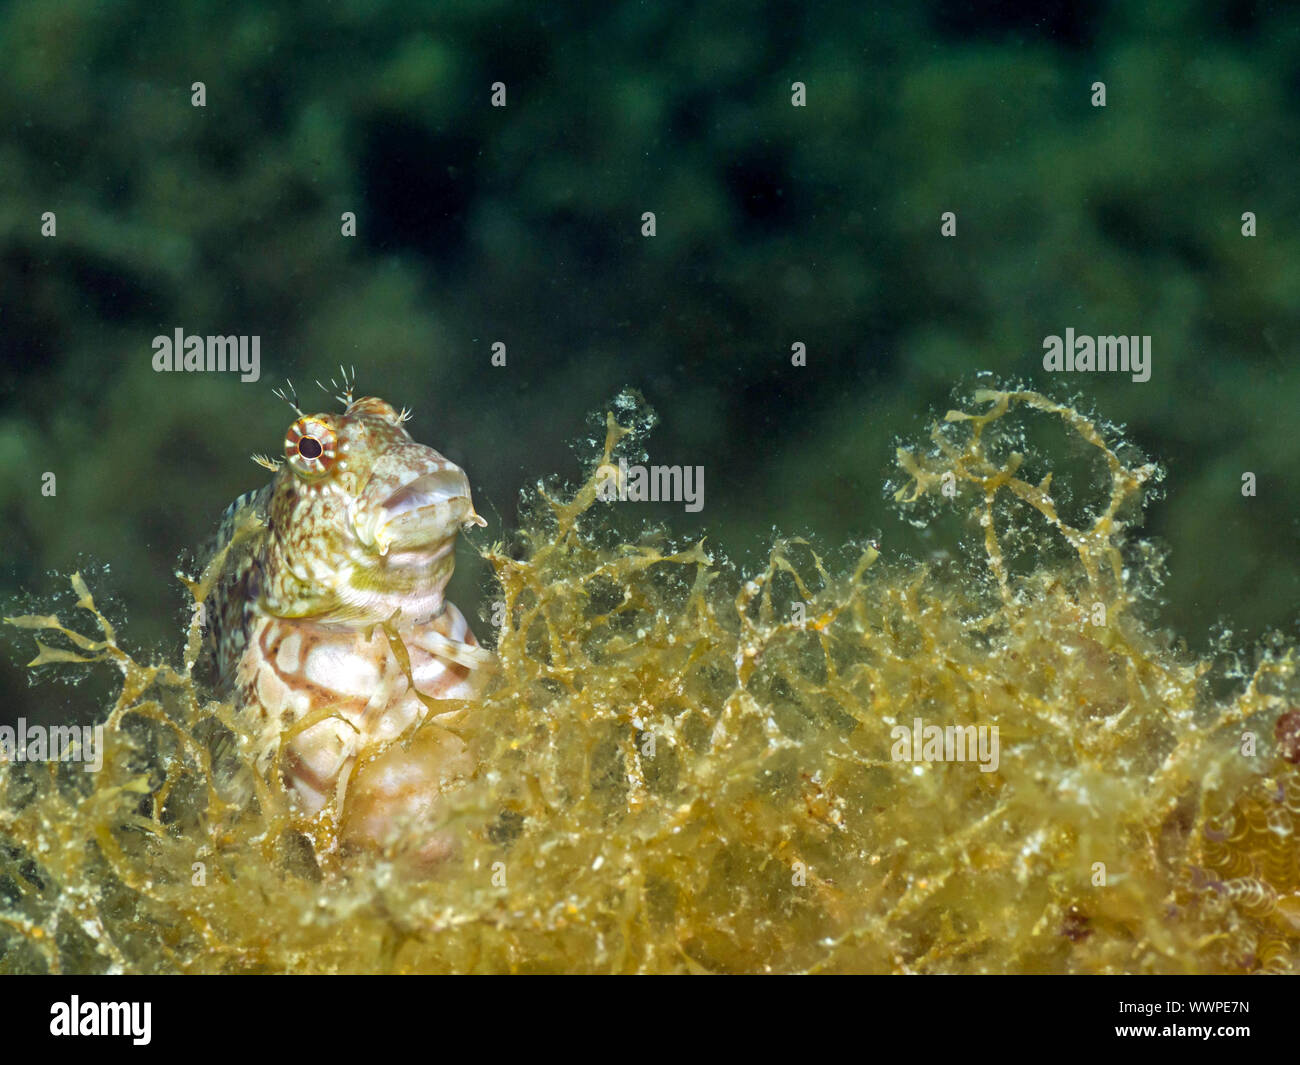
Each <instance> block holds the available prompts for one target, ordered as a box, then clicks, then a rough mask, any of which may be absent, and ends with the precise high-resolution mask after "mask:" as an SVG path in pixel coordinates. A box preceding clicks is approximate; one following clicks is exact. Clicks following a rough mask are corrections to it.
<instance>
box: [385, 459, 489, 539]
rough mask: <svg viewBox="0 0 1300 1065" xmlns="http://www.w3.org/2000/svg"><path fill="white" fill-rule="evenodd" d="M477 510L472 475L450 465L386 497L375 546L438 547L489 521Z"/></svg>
mask: <svg viewBox="0 0 1300 1065" xmlns="http://www.w3.org/2000/svg"><path fill="white" fill-rule="evenodd" d="M486 524H487V522H485V521H484V520H483V519H482V518H481V517H479V515H478V514H476V513H475V512H474V503H473V500H472V499H471V498H470V492H469V478H468V477H466V476H465V471H464V470H462V469H460V467H458V466H452V465H450V464H449V465H447V466H445V467H443V468H441V469H437V470H433V471H430V472H428V473H424V474H421V475H420V476H418V477H416V478H414V479H412V480H410V481H408V482H406V484H404V485H402V486H401V487H400V488H399V489H397V491H395V492H394V493H393V494H392V495H390V496H389V497H388V498H387V499H385V500H384V502H383V504H382V505H381V507H380V509H379V514H378V521H377V522H376V532H375V546H376V547H377V549H378V550H379V553H380V554H381V555H386V554H388V553H389V552H390V551H415V550H420V549H429V548H436V547H438V546H439V545H441V544H444V543H446V542H447V541H450V540H453V539H454V538H455V536H456V534H457V533H458V532H459V531H460V530H461V527H462V526H465V525H486Z"/></svg>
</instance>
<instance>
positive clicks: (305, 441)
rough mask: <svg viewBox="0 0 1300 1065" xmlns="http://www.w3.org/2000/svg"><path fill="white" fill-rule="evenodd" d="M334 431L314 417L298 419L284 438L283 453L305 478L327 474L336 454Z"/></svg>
mask: <svg viewBox="0 0 1300 1065" xmlns="http://www.w3.org/2000/svg"><path fill="white" fill-rule="evenodd" d="M337 442H338V441H337V438H336V437H335V435H334V430H333V429H331V428H330V427H329V426H328V425H326V424H325V423H324V422H323V421H320V420H319V419H317V418H299V419H298V420H297V421H296V422H294V423H293V424H292V425H291V426H289V432H288V433H287V434H285V438H284V454H285V457H286V458H287V459H288V460H289V464H290V465H291V466H292V467H293V468H294V470H295V471H297V472H298V473H301V474H305V475H306V476H308V477H317V476H321V475H323V474H326V473H328V472H329V471H330V468H331V467H332V466H333V465H334V460H335V458H336V456H337Z"/></svg>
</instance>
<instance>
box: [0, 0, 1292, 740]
mask: <svg viewBox="0 0 1300 1065" xmlns="http://www.w3.org/2000/svg"><path fill="white" fill-rule="evenodd" d="M553 7H554V8H555V9H554V10H553V9H552V8H553ZM0 57H2V61H0V116H2V117H3V120H4V126H3V130H4V134H3V140H2V141H0V353H2V357H3V361H4V368H5V373H4V374H3V377H2V378H0V517H2V520H3V522H4V535H3V563H2V565H0V605H2V608H3V612H4V613H7V614H12V613H22V612H40V613H44V612H48V611H49V610H51V609H53V608H54V607H56V606H60V607H66V606H67V605H68V597H67V595H66V594H65V593H64V591H63V589H64V588H65V586H66V580H65V575H66V574H67V573H69V572H71V571H72V570H73V569H75V568H78V567H81V568H82V569H84V570H85V571H86V573H87V576H88V578H89V579H90V581H91V584H92V587H93V589H94V590H95V591H96V593H97V595H98V596H99V597H100V598H101V599H102V600H104V601H105V602H107V603H108V604H109V610H110V613H111V614H112V615H113V616H114V617H115V618H116V619H118V620H119V621H122V622H123V635H124V639H125V642H126V644H127V645H128V646H130V647H133V648H137V649H140V648H143V649H144V650H145V653H146V654H155V655H160V654H175V653H177V650H178V641H179V633H180V628H181V621H182V619H183V616H184V610H185V602H186V600H185V596H184V594H183V591H182V589H181V588H180V586H179V584H178V583H177V582H176V581H175V579H174V578H173V576H172V574H173V571H174V570H175V569H176V568H177V566H178V565H188V564H189V559H190V558H191V557H192V553H193V552H194V551H195V550H196V549H197V548H198V546H199V545H200V544H201V543H202V542H203V541H204V540H205V539H206V538H207V537H208V536H210V535H211V533H212V531H213V528H214V526H215V523H216V521H217V519H218V517H219V515H220V514H221V512H222V510H223V509H224V508H225V506H226V505H227V504H228V503H229V502H230V501H231V500H232V499H233V498H234V497H235V496H236V495H237V494H239V493H240V492H242V491H245V490H247V489H249V488H253V487H256V486H257V485H259V484H261V483H263V482H264V480H265V479H266V476H267V475H266V474H265V473H264V471H262V470H260V469H258V468H257V467H256V466H254V465H253V464H252V463H251V462H250V461H249V458H248V456H249V455H250V453H252V452H254V451H263V452H269V453H273V454H274V453H276V452H277V451H278V450H279V447H280V441H281V439H282V436H283V432H284V429H285V427H286V426H287V424H288V423H289V421H290V420H291V412H290V411H289V409H288V408H287V407H286V406H285V405H284V404H283V403H282V402H280V401H279V400H277V399H275V398H274V397H273V396H272V394H271V390H272V388H273V387H275V386H277V385H281V384H283V382H284V379H285V378H292V379H293V381H294V382H295V384H296V385H297V386H298V390H299V393H300V395H301V397H302V402H303V404H304V406H307V407H312V408H315V409H332V408H333V401H332V400H328V399H326V397H325V396H324V395H323V394H321V393H320V392H318V391H317V389H316V387H315V385H314V384H312V382H313V381H314V380H315V379H316V378H320V379H322V380H327V379H328V378H329V377H330V376H331V375H332V374H333V373H334V372H335V367H336V366H337V364H339V363H340V362H342V363H345V364H348V365H354V366H355V367H356V371H357V376H358V381H359V390H360V391H361V392H362V393H377V394H379V395H381V396H383V397H385V398H387V399H388V400H390V401H391V402H392V403H394V404H395V405H398V406H401V405H408V406H410V407H412V408H414V411H415V418H414V420H413V422H412V423H411V426H410V428H411V431H412V433H413V435H414V436H415V438H416V439H417V440H420V441H421V442H424V443H428V444H432V445H433V446H435V447H438V448H439V449H440V450H442V451H444V452H445V453H446V454H447V455H449V456H450V457H452V458H453V459H455V460H457V461H458V462H460V463H461V464H462V465H463V466H464V467H465V468H466V469H467V470H468V471H469V473H470V476H471V478H472V481H473V483H474V486H475V494H476V499H477V501H478V504H479V510H480V511H482V512H483V513H484V514H485V515H487V516H488V517H489V519H490V520H491V522H492V526H491V528H490V529H489V530H488V533H490V534H492V535H501V534H502V533H503V532H504V531H506V530H507V529H508V528H509V527H510V526H511V525H512V524H513V522H514V519H515V505H516V501H517V498H518V494H519V490H520V488H521V486H523V485H526V484H530V483H532V482H534V481H535V480H536V479H537V478H538V477H539V476H543V475H547V474H551V473H559V474H562V475H565V476H570V477H572V476H576V475H577V473H578V472H579V464H578V462H577V460H576V459H575V457H574V454H573V452H572V450H571V447H570V445H571V443H572V442H573V441H574V440H576V439H578V438H581V437H584V436H585V435H586V434H587V433H588V428H587V420H586V415H587V414H588V412H591V411H593V410H597V409H600V408H602V407H603V406H604V405H605V404H606V403H607V402H608V401H609V400H610V398H611V397H612V396H613V395H615V394H616V393H617V392H618V391H619V390H621V389H622V388H623V387H625V386H629V385H630V386H633V387H636V388H639V389H640V390H641V391H642V392H643V393H644V394H645V396H646V398H647V400H648V401H649V402H650V403H651V404H652V405H653V406H654V407H655V408H656V410H657V411H658V412H659V414H660V416H661V424H660V425H659V427H658V429H657V430H656V432H655V433H654V435H653V436H652V437H651V439H650V457H651V461H654V462H662V463H684V464H691V465H695V464H702V465H704V466H705V470H706V480H705V490H706V505H705V507H704V509H703V511H701V512H700V513H698V514H687V513H685V512H684V511H683V509H682V507H681V506H680V505H679V506H674V507H664V508H659V509H657V510H652V509H650V508H647V510H646V514H647V517H649V516H654V517H656V518H660V519H663V520H665V521H667V522H668V523H669V524H670V526H671V527H672V529H673V530H675V531H676V532H677V533H679V534H682V535H702V534H705V533H707V535H708V536H709V538H710V542H711V543H712V544H714V545H715V546H717V547H718V548H719V549H721V550H723V551H725V552H726V553H727V554H728V555H730V556H731V557H733V558H736V559H738V560H740V561H742V562H743V561H745V560H750V561H753V560H756V559H757V558H759V557H761V555H762V554H763V552H764V549H765V547H766V545H767V544H768V543H769V541H770V539H771V535H772V530H773V527H774V526H775V527H776V528H777V529H779V530H780V531H782V532H786V533H808V532H813V533H815V534H816V535H817V536H818V537H819V538H820V540H821V541H822V542H824V543H827V544H837V543H840V542H843V541H844V540H846V539H848V538H851V537H862V536H865V535H869V534H872V533H873V532H874V531H876V530H880V531H881V532H882V534H883V540H884V543H883V547H884V549H885V551H886V553H887V554H888V553H891V552H892V553H895V554H897V553H908V554H911V555H913V556H921V555H923V554H924V553H925V552H926V551H928V550H933V549H935V547H936V546H942V545H936V544H934V543H933V542H930V543H927V542H926V541H925V538H924V537H920V536H919V534H917V533H916V531H915V530H912V529H911V528H910V527H909V526H906V525H904V524H902V523H901V522H899V521H898V520H897V519H896V517H895V516H893V515H892V514H891V512H890V509H889V507H888V506H887V504H886V502H885V499H884V496H883V495H882V492H881V484H882V481H883V479H884V478H885V477H886V476H887V475H888V474H889V473H890V472H891V469H892V456H893V448H894V443H893V442H894V440H895V438H896V437H897V436H899V435H900V434H902V435H903V436H905V437H908V438H915V437H916V436H918V435H920V434H921V433H922V432H923V430H924V424H925V421H926V419H927V418H928V417H929V416H931V415H932V414H934V413H942V412H943V410H945V409H946V408H947V407H948V406H950V405H951V403H952V399H953V389H954V388H955V387H958V388H969V387H971V386H973V385H974V384H975V375H976V374H977V373H978V372H980V371H991V372H992V373H993V374H994V375H995V376H996V379H997V380H999V381H1003V382H1008V381H1023V382H1025V383H1027V384H1029V385H1031V386H1033V387H1038V388H1041V389H1043V390H1045V391H1047V392H1049V393H1050V394H1052V395H1054V396H1058V397H1062V398H1064V397H1068V396H1073V395H1078V396H1080V397H1081V398H1082V400H1083V402H1084V403H1085V404H1087V405H1088V406H1089V407H1090V409H1092V410H1095V411H1096V412H1097V413H1098V414H1100V415H1102V416H1104V417H1106V418H1109V419H1112V420H1114V421H1116V422H1120V423H1124V424H1125V425H1126V426H1127V433H1128V435H1129V437H1130V439H1132V440H1133V441H1134V442H1135V443H1136V444H1137V445H1138V446H1140V447H1141V448H1142V449H1143V450H1144V451H1145V452H1146V453H1148V454H1149V455H1150V456H1152V457H1154V458H1157V459H1159V460H1160V461H1162V462H1163V463H1165V464H1166V466H1167V467H1168V470H1169V479H1168V481H1167V483H1166V496H1165V498H1164V499H1163V500H1162V501H1160V502H1158V503H1157V504H1155V505H1154V506H1153V508H1152V510H1151V513H1150V515H1149V520H1148V525H1147V528H1148V530H1149V532H1151V533H1152V534H1154V535H1156V536H1158V537H1159V538H1161V539H1162V540H1163V541H1164V542H1165V543H1166V544H1167V545H1168V546H1169V548H1170V549H1171V551H1172V561H1171V565H1170V580H1169V582H1168V584H1167V586H1166V588H1165V594H1166V596H1167V598H1168V604H1167V606H1166V607H1165V609H1164V613H1163V615H1162V616H1163V619H1164V621H1165V622H1166V623H1167V624H1169V625H1170V626H1172V627H1173V628H1175V629H1177V630H1178V631H1179V632H1181V633H1182V634H1183V635H1185V636H1186V638H1187V639H1188V641H1189V642H1190V643H1191V644H1192V645H1193V646H1205V645H1206V644H1207V642H1208V640H1209V639H1210V633H1211V632H1212V631H1213V630H1214V629H1215V628H1216V626H1220V625H1222V626H1226V627H1227V628H1230V629H1231V630H1233V632H1234V633H1236V634H1238V637H1239V638H1243V639H1249V638H1253V637H1255V636H1257V635H1259V634H1260V633H1262V632H1263V631H1264V630H1266V629H1268V628H1270V627H1273V628H1278V629H1282V630H1283V631H1285V632H1287V633H1288V634H1289V635H1290V637H1291V638H1294V637H1295V635H1296V625H1297V612H1296V603H1297V598H1298V597H1297V592H1300V552H1298V551H1297V538H1298V535H1300V526H1298V524H1297V506H1296V488H1297V481H1298V477H1297V466H1298V464H1300V443H1298V442H1297V435H1296V432H1295V429H1296V412H1297V409H1300V374H1298V373H1297V371H1296V360H1297V355H1298V354H1300V345H1298V344H1297V332H1298V330H1300V237H1298V234H1300V194H1298V192H1297V188H1298V185H1297V167H1296V161H1297V159H1298V158H1300V15H1298V14H1297V11H1296V9H1295V7H1294V6H1293V5H1290V4H1285V3H1281V4H1268V3H1252V2H1244V0H1235V2H1228V0H1184V2H1180V0H1126V2H1123V3H1105V2H1102V0H1094V2H1078V3H1038V4H1025V5H1020V4H1013V3H993V4H967V3H955V2H952V0H931V2H928V3H926V2H918V3H910V4H899V5H896V6H892V5H891V6H888V7H880V6H877V5H856V4H833V5H825V6H820V5H814V4H807V3H799V2H792V0H774V2H770V3H761V4H752V5H742V4H657V3H644V4H643V3H594V2H591V3H578V4H566V5H545V4H542V5H539V4H536V3H533V2H531V0H530V2H526V3H525V2H505V0H500V2H478V3H458V2H455V0H442V2H439V3H436V4H415V3H385V2H382V0H346V2H335V3H316V4H303V3H268V2H266V0H256V2H250V0H220V2H216V0H213V2H189V3H184V4H180V5H163V4H157V3H145V2H142V0H138V2H124V3H116V4H107V3H102V2H99V0H93V2H92V0H60V2H57V3H51V2H49V0H20V2H13V3H8V4H4V5H0ZM195 81H202V82H203V83H204V84H205V86H206V96H207V98H206V107H203V108H196V107H193V106H191V84H192V83H193V82H195ZM795 81H800V82H803V83H804V84H805V85H806V92H807V106H806V107H801V108H797V107H793V106H791V84H792V82H795ZM1095 81H1102V82H1104V83H1105V85H1106V94H1107V101H1106V102H1107V106H1106V107H1104V108H1097V107H1093V106H1092V105H1091V102H1090V98H1091V96H1092V89H1091V86H1092V84H1093V82H1095ZM494 82H503V83H505V86H506V90H507V106H506V107H505V108H494V107H492V106H490V96H491V86H492V84H493V83H494ZM46 211H53V212H55V213H56V216H57V226H58V230H57V236H56V237H53V238H49V237H42V235H41V216H42V213H43V212H46ZM345 211H354V212H355V213H356V216H357V227H358V232H357V236H356V237H355V238H354V239H348V238H345V237H343V236H341V235H340V215H341V214H342V213H343V212H345ZM645 211H653V212H655V215H656V221H657V235H656V236H654V237H653V238H645V237H643V236H642V235H641V216H642V213H643V212H645ZM944 211H953V212H955V213H956V215H957V226H958V230H957V236H956V237H955V238H954V239H944V238H942V237H941V236H940V232H939V227H940V215H941V213H942V212H944ZM1245 211H1252V212H1254V213H1255V214H1256V216H1257V218H1258V227H1259V235H1258V236H1256V237H1254V238H1246V237H1243V236H1242V233H1241V215H1242V213H1243V212H1245ZM1071 326H1072V327H1073V328H1075V330H1076V331H1077V332H1078V333H1080V334H1085V333H1086V334H1112V333H1114V334H1150V335H1151V336H1152V337H1153V355H1154V358H1153V373H1152V378H1151V380H1150V381H1149V382H1148V383H1146V384H1135V383H1133V382H1131V381H1130V380H1129V378H1128V377H1127V376H1124V375H1094V376H1091V377H1088V376H1079V375H1072V376H1066V375H1059V376H1053V375H1050V374H1046V373H1044V372H1043V370H1042V367H1041V359H1042V341H1043V337H1044V336H1045V335H1048V334H1060V333H1063V332H1064V330H1065V329H1066V327H1071ZM177 327H182V328H184V329H185V330H186V331H187V332H188V333H193V334H209V333H212V334H249V335H252V334H256V335H259V336H260V337H261V355H262V380H261V381H259V382H258V383H256V384H243V383H240V382H239V380H238V379H237V377H235V376H234V375H229V374H228V375H224V376H217V375H210V374H191V375H185V374H171V375H160V374H156V373H155V372H154V371H153V370H152V368H151V359H152V354H153V352H152V348H151V341H152V338H153V337H154V336H156V335H158V334H168V335H170V334H171V333H172V331H173V330H174V329H175V328H177ZM496 341H501V342H504V343H505V344H506V345H507V366H506V367H505V368H494V367H493V366H492V365H491V364H490V355H491V345H492V344H493V343H494V342H496ZM795 342H802V343H804V344H806V345H807V353H808V354H807V360H808V364H807V366H806V367H805V368H794V367H792V366H791V364H790V352H791V345H792V344H793V343H795ZM46 471H51V472H54V473H55V474H56V475H57V478H58V480H57V495H56V496H55V497H53V498H47V497H44V496H42V494H41V483H42V481H41V478H42V474H43V473H44V472H46ZM1244 471H1252V472H1254V473H1255V474H1257V476H1258V482H1259V487H1258V496H1257V497H1255V498H1252V499H1243V498H1242V496H1241V474H1242V473H1243V472H1244ZM186 552H190V553H191V555H189V556H187V554H186ZM461 559H462V563H461V564H462V570H463V572H462V573H461V574H458V577H457V585H456V586H455V587H456V589H457V590H456V596H455V598H457V599H458V601H460V604H461V606H462V607H463V608H464V609H465V610H466V613H467V614H469V615H470V616H471V617H475V616H478V615H479V610H480V606H481V603H480V602H478V600H480V599H481V598H482V595H483V583H484V574H483V572H482V569H481V565H480V564H478V563H477V560H475V559H473V558H471V557H470V553H469V552H466V551H463V552H462V553H461ZM480 627H482V625H481V624H480ZM31 649H32V645H31V642H30V634H22V633H15V632H13V631H12V630H11V631H8V632H6V633H4V634H3V636H2V637H0V650H2V651H3V655H2V656H0V691H2V692H3V696H4V701H3V705H2V706H0V717H4V718H12V717H14V716H17V715H18V714H20V713H25V714H27V715H28V716H32V717H40V716H49V715H51V714H56V713H57V714H60V715H61V714H64V713H65V712H71V713H73V714H75V715H76V716H79V717H80V716H84V712H83V711H84V707H83V709H77V708H76V707H73V708H72V709H71V710H69V709H68V707H69V704H71V703H77V698H78V697H80V698H81V699H82V700H83V702H84V699H85V696H84V695H80V696H79V693H78V692H76V691H73V690H72V689H67V688H62V687H59V686H55V687H53V688H51V687H49V686H39V687H34V688H33V687H30V686H29V685H28V683H27V679H26V675H25V671H24V670H23V669H22V668H21V663H22V662H24V661H26V660H27V659H28V658H29V657H30V656H31V653H32V650H31ZM82 705H83V704H82V703H77V706H82Z"/></svg>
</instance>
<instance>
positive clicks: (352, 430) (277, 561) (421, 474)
mask: <svg viewBox="0 0 1300 1065" xmlns="http://www.w3.org/2000/svg"><path fill="white" fill-rule="evenodd" d="M405 420H406V416H405V415H404V414H402V413H399V412H398V411H396V410H395V409H394V408H393V407H391V406H390V405H389V404H388V403H385V402H384V401H383V400H382V399H377V398H375V397H373V396H371V397H365V398H362V399H357V400H351V399H350V397H349V401H348V402H347V405H346V408H345V409H344V411H343V412H342V413H341V414H300V416H299V418H298V419H297V420H296V421H295V422H294V423H293V424H292V425H291V426H290V427H289V429H288V431H287V432H286V434H285V438H284V461H283V462H282V463H280V464H279V466H278V469H277V470H276V476H275V480H274V482H273V483H272V485H271V488H270V498H269V500H268V505H267V510H266V542H265V552H266V553H265V557H264V560H263V572H262V582H261V587H260V589H259V591H260V594H259V596H258V599H259V602H258V607H259V609H260V610H261V611H263V612H265V613H267V614H271V615H274V616H277V617H282V618H310V619H313V620H315V621H318V622H328V623H342V624H353V625H369V624H374V623H376V622H380V621H386V620H389V619H390V618H392V617H393V616H394V613H395V612H398V611H400V615H401V617H403V618H404V619H406V620H413V621H419V620H423V619H426V618H429V617H432V616H434V615H435V614H437V613H438V611H439V610H440V609H441V608H442V602H443V598H442V597H443V589H444V588H445V587H446V584H447V581H448V580H449V579H450V578H451V573H452V569H453V567H454V565H455V559H454V555H453V551H454V548H455V542H456V534H457V533H458V532H459V531H460V530H461V528H462V527H464V526H467V525H485V524H487V523H486V522H485V521H484V520H483V519H482V518H481V517H479V515H478V514H477V513H475V511H474V504H473V501H472V500H471V498H470V487H469V479H468V478H467V477H466V475H465V472H464V471H463V470H462V469H461V468H460V467H459V466H457V465H456V464H455V463H454V462H451V461H450V460H449V459H447V458H445V457H444V456H442V455H441V454H439V453H438V452H437V451H435V450H434V449H433V448H431V447H426V446H425V445H423V444H418V443H416V442H415V441H414V440H412V439H411V436H410V434H409V433H408V432H407V431H406V428H405V425H404V422H405Z"/></svg>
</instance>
